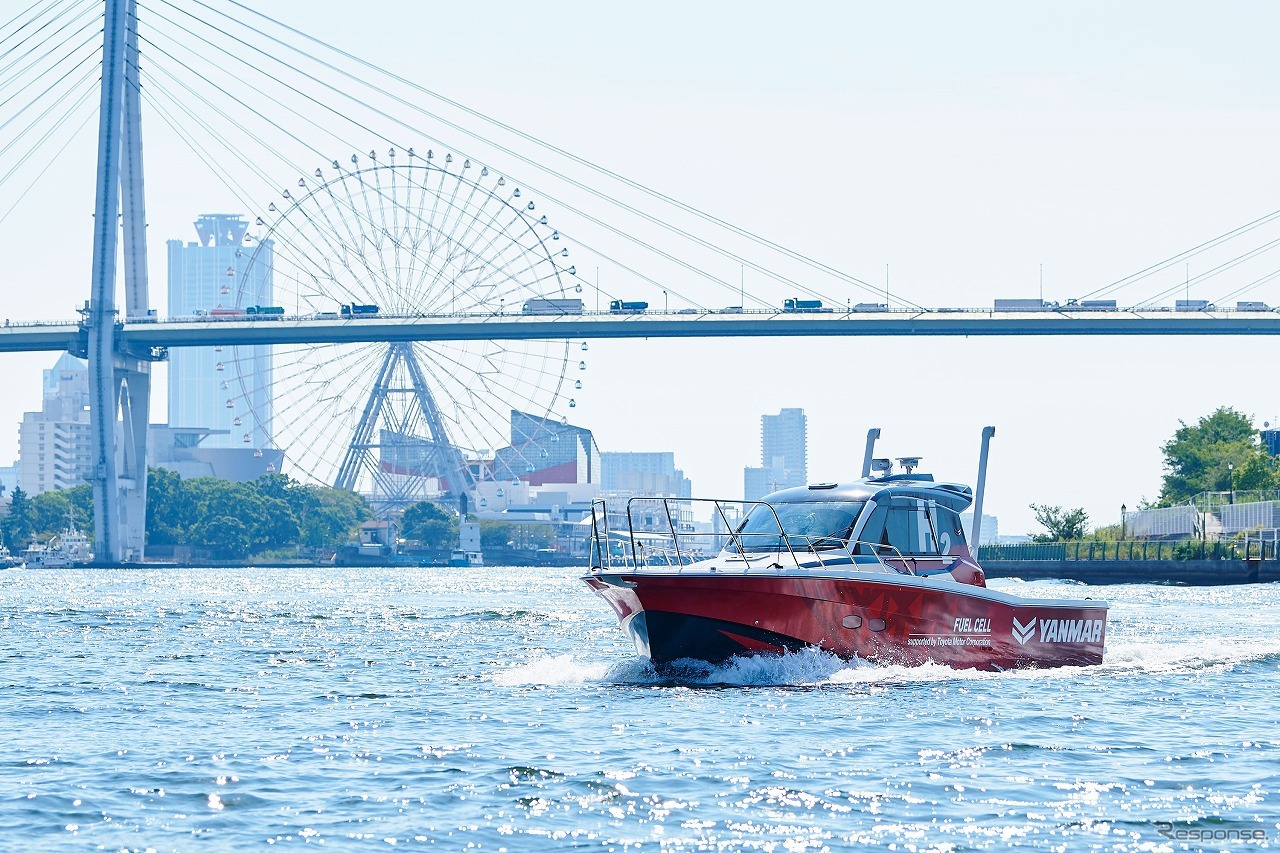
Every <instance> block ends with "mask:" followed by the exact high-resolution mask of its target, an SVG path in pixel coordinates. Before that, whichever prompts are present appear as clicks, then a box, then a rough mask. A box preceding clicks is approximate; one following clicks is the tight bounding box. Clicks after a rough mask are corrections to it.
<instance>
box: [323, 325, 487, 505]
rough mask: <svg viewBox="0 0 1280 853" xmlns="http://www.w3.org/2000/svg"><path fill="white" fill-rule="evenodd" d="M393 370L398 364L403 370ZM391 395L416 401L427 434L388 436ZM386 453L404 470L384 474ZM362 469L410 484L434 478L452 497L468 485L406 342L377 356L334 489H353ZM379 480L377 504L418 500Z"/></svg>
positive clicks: (410, 491)
mask: <svg viewBox="0 0 1280 853" xmlns="http://www.w3.org/2000/svg"><path fill="white" fill-rule="evenodd" d="M397 368H402V369H403V373H400V371H399V370H398V369H397ZM397 376H401V377H403V378H407V379H408V380H409V383H408V385H407V386H404V385H402V384H401V383H399V382H397V381H396V379H397ZM394 395H406V396H408V397H410V398H411V400H412V401H413V402H415V403H416V404H417V407H418V408H417V411H416V412H415V413H414V414H415V415H420V416H421V417H422V418H423V420H424V421H425V423H426V427H427V431H428V435H427V436H425V437H423V438H422V439H415V438H410V437H407V436H405V435H404V434H402V433H394V432H392V433H391V435H390V436H388V435H387V433H388V430H387V427H386V420H387V418H388V416H389V415H390V411H391V410H392V409H394V408H396V407H394V406H392V405H391V398H392V397H393V396H394ZM380 431H381V434H380ZM388 439H390V440H388ZM388 455H390V456H392V457H393V458H394V457H398V458H399V459H400V461H401V462H403V463H404V467H405V468H406V469H408V471H406V472H400V471H390V472H387V471H386V466H387V463H386V456H388ZM366 471H368V472H370V473H373V474H375V475H376V474H378V473H391V474H399V475H400V478H401V479H402V480H403V479H408V480H409V481H410V482H412V481H413V480H419V481H425V480H427V479H430V478H434V479H436V480H438V481H440V482H441V484H442V485H445V486H446V488H445V491H446V492H448V493H450V494H455V495H456V494H460V493H461V492H464V491H466V490H467V489H468V488H469V487H470V486H471V480H472V478H471V476H470V472H469V470H468V468H467V463H466V460H465V459H464V458H463V455H462V452H461V451H460V450H459V449H458V447H457V446H456V445H455V444H454V443H453V441H452V440H450V438H449V433H448V431H447V430H446V429H445V425H444V420H443V418H441V416H440V410H439V408H438V407H437V406H436V401H435V398H434V397H433V396H432V394H431V388H430V386H429V385H428V384H427V381H426V377H425V376H424V375H423V372H422V365H421V364H419V362H418V359H417V356H416V355H415V354H414V351H413V346H412V345H411V344H407V343H397V344H392V345H391V346H390V347H388V349H387V352H386V355H385V356H383V359H382V364H381V366H380V367H379V370H378V374H377V378H376V379H375V380H374V382H373V387H372V388H371V389H370V391H369V399H368V401H367V402H366V403H365V407H364V411H363V413H362V414H361V416H360V422H359V424H358V425H357V426H356V430H355V433H354V434H353V436H352V438H351V444H350V445H349V446H348V447H347V452H346V455H345V456H344V457H343V460H342V465H341V466H340V467H339V469H338V475H337V478H336V479H335V480H334V483H333V485H334V487H335V488H338V489H347V490H349V491H355V490H356V488H357V486H358V483H359V481H360V477H361V474H362V473H363V472H366ZM406 474H408V476H407V477H406V476H405V475H406ZM380 480H381V482H380V483H379V485H381V486H383V488H382V489H381V490H380V493H381V496H382V497H381V500H379V501H378V502H379V503H380V504H382V505H384V506H391V507H394V508H401V509H402V508H403V507H404V506H405V505H407V504H409V503H412V502H414V501H415V500H417V499H419V496H420V490H419V489H416V488H413V487H412V486H411V485H409V484H408V483H405V482H400V483H395V482H394V481H392V480H391V478H387V477H383V478H380Z"/></svg>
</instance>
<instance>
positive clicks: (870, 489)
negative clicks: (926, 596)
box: [726, 474, 972, 559]
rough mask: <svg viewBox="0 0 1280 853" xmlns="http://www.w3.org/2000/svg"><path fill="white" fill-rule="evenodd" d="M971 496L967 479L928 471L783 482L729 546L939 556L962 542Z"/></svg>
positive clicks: (731, 548)
mask: <svg viewBox="0 0 1280 853" xmlns="http://www.w3.org/2000/svg"><path fill="white" fill-rule="evenodd" d="M971 501H972V493H971V492H970V490H969V488H968V487H967V486H958V485H953V484H950V483H934V482H933V481H932V477H930V476H929V475H927V474H924V475H921V474H916V475H911V476H910V477H907V476H900V477H887V478H879V479H867V480H858V481H854V482H852V483H847V484H837V483H817V484H813V485H809V486H800V487H797V488H792V489H784V490H782V491H779V492H774V493H773V494H770V495H766V496H765V497H764V498H762V499H761V501H760V502H759V503H756V504H754V505H752V506H751V508H750V511H749V512H748V513H747V516H746V518H745V519H744V520H743V521H742V523H741V524H740V525H738V528H737V529H736V530H735V534H734V537H733V541H732V542H730V543H729V545H728V547H727V549H726V550H728V551H730V552H731V553H736V551H737V549H738V548H739V547H741V548H742V550H744V551H747V552H751V551H778V550H787V549H788V548H789V549H791V550H794V551H823V550H835V549H840V550H845V549H847V550H848V551H849V552H850V553H852V554H857V555H867V556H880V557H884V558H893V557H908V558H909V557H933V558H935V559H936V558H938V557H942V556H947V555H954V554H955V553H956V551H955V549H956V548H957V546H959V547H966V542H965V535H964V528H963V526H962V525H961V523H960V512H961V511H962V510H965V509H967V508H968V507H969V504H970V503H971Z"/></svg>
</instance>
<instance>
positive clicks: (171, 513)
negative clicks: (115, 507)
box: [0, 468, 373, 560]
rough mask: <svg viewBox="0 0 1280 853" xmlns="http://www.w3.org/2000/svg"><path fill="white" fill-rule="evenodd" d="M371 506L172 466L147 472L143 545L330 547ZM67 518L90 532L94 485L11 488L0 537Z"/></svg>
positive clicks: (14, 547) (263, 480) (302, 488)
mask: <svg viewBox="0 0 1280 853" xmlns="http://www.w3.org/2000/svg"><path fill="white" fill-rule="evenodd" d="M372 517H373V512H372V511H371V510H370V508H369V505H368V503H367V502H366V501H365V499H364V498H363V497H361V496H360V495H357V494H355V493H354V492H349V491H347V490H345V489H331V488H327V487H325V486H312V485H305V484H302V483H299V482H298V481H296V480H294V479H292V478H290V477H288V476H286V475H283V474H267V475H264V476H262V477H259V478H258V479H256V480H253V481H252V482H248V483H235V482H232V481H230V480H221V479H218V478H216V477H193V478H191V479H185V480H184V479H182V478H181V477H179V476H178V475H177V474H175V473H174V472H172V471H169V470H166V469H163V468H152V469H150V470H149V471H148V472H147V534H146V535H147V544H148V545H179V546H189V547H192V548H196V549H200V550H203V551H207V552H209V553H210V554H211V555H212V556H214V557H216V558H219V559H229V560H237V559H244V558H245V557H248V556H249V555H251V554H263V553H265V552H267V551H276V550H280V549H298V550H306V551H313V552H314V551H332V550H335V549H337V548H338V547H340V546H342V545H343V544H345V543H347V542H350V541H352V540H354V539H356V538H357V537H358V536H359V531H360V524H361V522H363V521H365V520H367V519H369V518H372ZM69 522H73V523H74V524H75V525H76V526H77V527H79V528H80V529H81V530H82V531H84V532H85V534H86V535H87V536H89V538H90V539H92V538H93V487H92V486H88V485H85V486H76V487H75V488H72V489H63V490H58V491H49V492H43V493H41V494H39V495H36V496H34V497H30V496H28V495H27V494H26V493H25V492H24V491H23V490H22V489H21V488H18V489H14V490H13V493H12V494H11V495H10V500H9V512H8V514H7V515H6V516H5V517H4V519H3V520H2V521H0V539H3V541H4V544H5V547H7V548H8V549H9V550H10V551H11V552H14V553H17V552H19V551H21V550H22V549H24V548H26V547H27V546H29V545H30V544H31V543H32V542H34V541H47V540H48V539H49V538H50V537H52V536H54V535H56V534H58V533H61V532H62V531H63V530H64V529H65V528H66V527H67V524H68V523H69Z"/></svg>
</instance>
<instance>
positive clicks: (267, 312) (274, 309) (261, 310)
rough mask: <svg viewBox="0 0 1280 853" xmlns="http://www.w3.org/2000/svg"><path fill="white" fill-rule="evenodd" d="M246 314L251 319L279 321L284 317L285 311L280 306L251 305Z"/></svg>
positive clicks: (245, 310) (245, 311)
mask: <svg viewBox="0 0 1280 853" xmlns="http://www.w3.org/2000/svg"><path fill="white" fill-rule="evenodd" d="M244 313H245V315H246V316H248V317H249V318H250V319H258V320H279V319H280V318H281V317H283V316H284V309H283V308H281V307H280V306H279V305H250V306H249V307H248V308H246V309H244Z"/></svg>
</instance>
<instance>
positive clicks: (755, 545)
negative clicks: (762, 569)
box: [728, 501, 866, 552]
mask: <svg viewBox="0 0 1280 853" xmlns="http://www.w3.org/2000/svg"><path fill="white" fill-rule="evenodd" d="M865 504H866V502H865V501H809V502H805V503H780V504H774V505H773V508H772V509H770V508H769V506H768V505H766V504H756V505H755V506H753V507H752V508H751V511H750V512H749V513H747V517H746V518H745V519H743V521H742V523H741V524H740V525H738V529H737V531H735V532H736V533H737V542H741V543H742V549H743V550H744V551H778V550H784V549H786V548H787V547H788V546H790V548H791V549H792V550H794V551H817V550H822V549H831V548H843V547H845V543H846V542H847V541H848V539H849V536H850V534H851V533H852V531H853V525H854V522H856V521H857V520H858V515H859V514H861V512H862V507H863V506H865ZM775 514H776V515H775ZM779 524H781V525H782V530H779V529H778V525H779ZM783 531H785V532H786V537H787V538H786V541H785V542H784V541H783V538H782V533H783ZM737 542H730V543H729V546H728V548H729V550H730V551H734V552H736V551H737V550H738V544H737Z"/></svg>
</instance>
